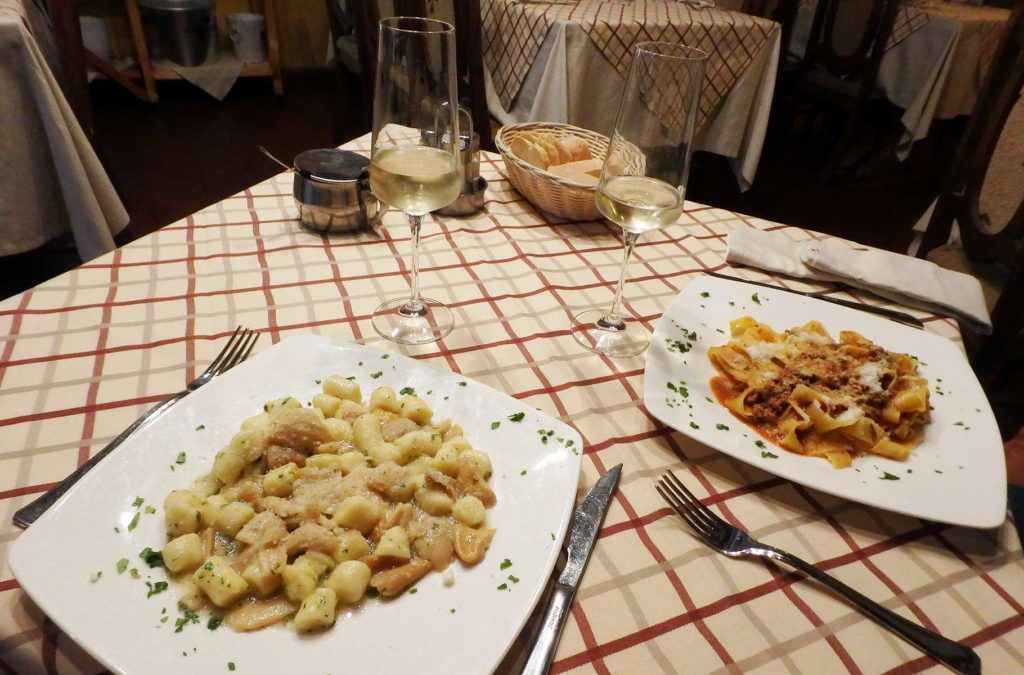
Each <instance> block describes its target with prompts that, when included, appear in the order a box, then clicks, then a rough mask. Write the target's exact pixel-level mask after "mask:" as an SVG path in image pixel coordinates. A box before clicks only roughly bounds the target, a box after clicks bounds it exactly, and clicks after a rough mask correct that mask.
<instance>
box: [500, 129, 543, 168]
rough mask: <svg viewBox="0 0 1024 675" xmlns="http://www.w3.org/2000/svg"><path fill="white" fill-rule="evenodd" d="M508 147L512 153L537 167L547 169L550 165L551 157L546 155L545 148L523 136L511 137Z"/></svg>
mask: <svg viewBox="0 0 1024 675" xmlns="http://www.w3.org/2000/svg"><path fill="white" fill-rule="evenodd" d="M508 148H509V150H511V151H512V154H513V155H515V156H516V157H518V158H519V159H521V160H523V161H524V162H528V163H530V164H532V165H534V166H535V167H537V168H538V169H547V168H548V167H549V166H551V158H550V157H549V156H548V152H547V150H545V149H544V148H542V147H541V146H540V145H538V144H537V143H534V142H533V141H530V140H527V139H526V138H524V137H523V136H516V137H515V138H513V139H512V141H511V142H510V143H509V144H508Z"/></svg>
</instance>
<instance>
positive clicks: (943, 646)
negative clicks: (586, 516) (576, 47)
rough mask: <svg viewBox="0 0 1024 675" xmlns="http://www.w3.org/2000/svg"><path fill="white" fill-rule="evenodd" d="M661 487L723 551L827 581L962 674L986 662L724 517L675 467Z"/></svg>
mask: <svg viewBox="0 0 1024 675" xmlns="http://www.w3.org/2000/svg"><path fill="white" fill-rule="evenodd" d="M655 487H656V489H657V490H658V493H659V494H660V495H661V496H662V497H663V498H664V499H665V501H666V502H668V504H669V506H671V507H672V508H673V509H674V510H675V512H676V513H678V514H679V515H680V516H682V518H683V520H685V521H686V522H687V524H688V525H689V526H690V527H691V528H692V529H693V530H694V532H696V533H697V536H698V537H700V538H701V539H702V540H704V543H706V544H707V545H708V546H710V547H711V548H713V549H715V550H717V551H718V552H720V553H724V554H725V555H727V556H729V557H732V558H743V557H746V556H756V557H759V558H768V559H770V560H776V561H779V562H784V563H786V564H787V565H789V566H790V567H794V568H796V569H798V570H800V571H801V572H803V573H804V574H806V575H807V576H809V577H813V578H815V579H817V580H818V581H820V582H821V583H823V584H825V586H827V587H828V588H830V589H831V590H833V591H835V592H836V593H838V594H839V595H841V596H842V597H844V598H845V599H846V600H848V601H849V602H850V603H852V604H853V606H854V607H855V608H857V609H858V610H860V611H861V612H862V613H864V614H866V615H867V616H868V617H870V618H872V619H874V620H875V621H876V622H878V623H880V624H881V625H883V626H885V627H886V628H888V629H889V630H891V631H893V632H894V633H896V634H897V635H899V636H900V637H902V638H903V639H904V640H906V641H907V642H909V643H911V644H912V645H914V646H915V647H917V648H918V649H920V650H921V651H923V652H924V653H926V654H928V655H930V656H932V657H933V658H935V659H936V660H937V661H939V662H941V663H944V664H946V665H947V666H949V667H950V668H952V669H953V670H956V671H957V672H960V673H980V672H981V661H980V660H979V659H978V655H977V654H975V653H974V651H973V650H972V649H970V648H969V647H967V646H965V645H962V644H960V643H959V642H953V641H952V640H949V639H947V638H944V637H942V636H941V635H938V634H936V633H933V632H931V631H930V630H927V629H926V628H922V627H921V626H919V625H917V624H916V623H913V622H911V621H908V620H907V619H904V618H903V617H902V616H900V615H899V614H896V613H895V612H892V611H890V610H888V609H886V608H885V607H882V606H881V605H879V604H878V603H876V602H875V601H874V600H871V599H870V598H867V597H866V596H864V595H861V594H860V593H858V592H857V591H855V590H853V589H852V588H850V587H849V586H847V585H846V584H844V583H842V582H841V581H839V580H837V579H835V578H834V577H832V576H830V575H828V574H826V573H825V572H822V571H821V570H819V569H818V568H817V567H815V566H814V565H811V564H810V563H807V562H804V561H803V560H801V559H800V558H797V557H796V556H795V555H793V554H791V553H787V552H786V551H783V550H781V549H777V548H773V547H771V546H766V545H764V544H762V543H760V542H759V541H756V540H755V539H753V538H751V536H750V535H749V534H747V533H746V532H745V531H743V530H741V529H740V528H738V527H736V526H734V525H730V524H729V523H727V522H726V521H724V520H722V518H720V517H719V516H717V515H716V514H715V513H714V512H712V511H711V509H709V508H708V507H706V506H705V505H704V504H702V503H701V502H700V500H699V499H697V498H696V497H695V496H694V495H693V493H692V492H690V490H689V489H687V487H686V486H685V485H683V483H682V482H681V481H680V480H679V479H678V478H676V476H675V475H674V474H673V473H672V472H671V471H669V472H667V473H666V474H665V475H664V476H662V477H661V479H660V480H659V481H658V484H657V486H655Z"/></svg>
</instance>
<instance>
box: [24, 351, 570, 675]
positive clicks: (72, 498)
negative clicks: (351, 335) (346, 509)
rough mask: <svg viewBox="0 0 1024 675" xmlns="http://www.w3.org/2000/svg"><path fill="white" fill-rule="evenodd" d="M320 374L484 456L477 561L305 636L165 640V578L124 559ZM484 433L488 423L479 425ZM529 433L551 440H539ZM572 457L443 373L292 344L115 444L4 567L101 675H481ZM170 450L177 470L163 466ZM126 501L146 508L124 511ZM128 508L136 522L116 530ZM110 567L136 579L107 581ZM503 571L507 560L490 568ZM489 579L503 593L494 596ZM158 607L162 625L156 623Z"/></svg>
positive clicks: (563, 433) (284, 631)
mask: <svg viewBox="0 0 1024 675" xmlns="http://www.w3.org/2000/svg"><path fill="white" fill-rule="evenodd" d="M375 373H380V375H379V376H377V377H376V378H374V377H373V374H375ZM330 374H340V375H342V376H349V375H354V376H355V377H356V379H357V381H358V382H359V384H360V385H361V386H362V389H363V396H364V398H367V397H368V396H369V393H370V391H372V390H373V389H374V388H375V387H377V386H380V385H388V386H390V387H392V388H394V389H395V390H396V391H398V390H399V389H401V388H402V387H407V386H409V387H413V388H414V389H415V390H416V392H417V394H419V395H420V396H421V397H422V398H423V399H424V400H425V401H426V402H427V403H428V404H429V405H430V406H431V407H432V408H433V409H434V414H435V418H436V419H443V418H445V417H449V418H451V419H452V420H453V421H454V422H456V423H458V424H460V425H462V427H463V429H465V432H466V437H467V438H468V439H469V440H470V442H471V443H472V444H473V445H474V446H475V447H477V448H479V449H481V450H484V451H486V452H487V453H488V454H489V455H490V457H491V461H492V464H493V476H492V478H491V486H492V488H493V489H494V491H495V493H496V494H497V497H498V500H497V505H496V506H495V507H494V508H493V509H492V510H491V512H490V516H489V518H490V523H491V525H492V526H493V527H496V528H497V534H496V535H495V538H494V541H493V544H492V545H491V548H490V550H489V551H488V553H487V557H486V558H485V559H484V561H483V562H482V563H480V564H479V565H477V566H476V567H465V566H463V565H462V564H461V563H458V562H457V561H456V562H455V563H453V564H452V568H451V569H453V570H454V572H455V584H454V586H451V587H445V586H444V585H443V584H442V579H441V575H440V574H438V573H431V574H429V575H428V576H427V577H425V578H424V579H423V580H421V581H420V582H419V583H418V584H417V589H418V590H417V593H415V594H412V595H410V594H408V593H406V594H405V595H403V596H401V597H399V598H396V599H395V600H392V601H387V602H385V601H381V600H368V601H366V602H365V603H364V605H363V606H361V607H359V608H357V609H355V610H351V611H348V612H346V613H343V614H341V615H340V616H339V618H338V621H337V623H336V624H335V626H334V628H333V629H331V630H329V631H326V632H324V633H320V634H316V635H312V636H302V635H299V634H297V632H296V631H295V630H294V629H292V628H290V627H284V626H275V627H271V628H269V629H266V630H263V631H258V632H255V633H248V634H243V633H235V632H233V631H231V630H230V629H229V628H227V627H222V628H219V629H217V630H215V631H211V630H208V629H207V628H206V625H205V624H206V620H205V617H204V619H203V622H202V624H194V625H188V626H186V627H185V628H184V629H183V630H182V631H181V632H179V633H175V632H174V623H175V619H176V618H177V617H178V616H179V613H178V611H177V609H176V604H177V596H178V595H179V592H178V591H176V590H175V584H174V583H173V582H171V587H170V588H169V589H168V590H167V591H165V592H163V593H160V594H158V595H154V596H153V597H151V598H148V599H147V597H146V594H147V591H148V588H147V586H146V585H145V582H146V581H149V582H150V583H155V582H157V581H162V580H165V579H166V578H167V577H166V574H165V571H164V570H163V569H162V568H158V569H153V570H150V569H148V568H147V567H146V565H145V563H144V562H143V561H142V560H141V559H139V553H140V552H141V551H142V549H144V548H145V547H147V546H149V547H152V548H153V549H156V550H159V549H160V548H161V547H162V546H163V544H164V542H165V540H166V537H165V534H164V525H163V510H162V504H163V500H164V497H165V496H166V495H167V493H168V492H170V491H171V490H172V489H176V488H183V487H187V486H189V485H190V484H191V483H192V481H193V480H194V479H195V478H196V477H198V476H199V475H201V474H202V473H204V472H206V471H208V470H209V469H210V467H211V466H212V462H213V457H214V455H215V454H216V452H217V451H218V450H219V449H220V448H221V447H223V446H224V445H225V444H226V443H227V441H228V440H229V439H230V438H231V436H232V435H233V434H234V433H235V432H236V431H237V430H238V428H239V424H240V423H241V421H242V420H243V419H245V418H246V417H249V416H251V415H253V414H256V413H257V412H259V411H260V409H261V407H262V406H263V403H264V402H266V401H268V400H271V399H275V398H279V397H282V396H285V395H289V394H290V395H292V396H295V397H297V398H299V400H301V401H302V402H304V403H305V402H306V401H308V400H310V399H311V398H312V396H313V394H315V393H318V392H319V391H320V387H319V385H317V384H316V380H318V379H322V378H324V377H326V376H327V375H330ZM518 412H524V413H525V414H526V416H525V418H524V419H523V420H522V421H521V422H518V423H516V422H512V421H510V420H509V419H508V417H509V416H510V415H514V414H515V413H518ZM494 422H500V423H501V424H500V425H499V426H498V427H497V428H495V429H492V428H491V426H492V423H494ZM200 425H203V428H202V429H197V427H199V426H200ZM540 429H544V430H552V431H553V432H554V433H553V434H552V435H551V436H550V437H549V440H548V441H547V442H546V443H544V442H541V436H540V434H538V433H537V432H538V430H540ZM570 441H572V442H571V443H570ZM582 445H583V443H582V440H581V438H580V436H579V434H578V433H576V431H575V430H573V429H572V428H570V427H569V426H567V425H565V424H563V423H562V422H560V421H558V420H555V419H553V418H551V417H549V416H547V415H545V414H543V413H540V412H538V411H537V410H535V409H532V408H531V407H529V406H526V405H523V404H522V403H520V402H519V401H516V400H515V399H513V398H512V397H510V396H507V395H505V394H502V393H500V392H498V391H495V390H493V389H491V388H489V387H486V386H484V385H482V384H480V383H477V382H474V381H472V380H470V379H468V378H466V377H463V376H461V375H459V374H457V373H451V372H446V371H441V370H437V369H435V368H432V367H430V366H428V365H425V364H423V363H421V362H419V361H416V360H415V359H411V358H407V357H404V356H401V355H399V354H384V353H382V352H378V351H376V350H374V349H370V348H368V347H363V346H360V345H355V344H347V343H337V342H333V341H331V340H328V339H326V338H322V337H317V336H312V335H308V336H299V337H294V338H291V339H288V340H285V341H283V342H281V343H280V344H278V345H276V346H274V347H272V348H270V349H267V350H266V351H264V352H263V353H261V354H259V355H257V356H256V357H254V358H252V359H250V360H249V361H247V362H246V363H244V364H242V365H240V366H238V367H237V368H235V369H234V370H232V371H230V372H228V373H226V374H225V375H223V376H222V377H219V378H217V379H215V380H213V381H212V382H211V383H210V384H207V385H206V386H204V387H202V388H201V389H199V390H197V391H196V392H194V393H192V394H191V395H189V396H188V397H186V398H185V399H184V400H183V401H181V402H180V403H178V404H177V405H176V406H175V407H174V408H172V409H171V411H169V412H168V413H167V414H166V415H165V416H164V417H162V418H159V419H157V420H156V421H155V422H153V423H152V424H150V425H149V426H148V427H146V428H144V429H142V430H141V431H140V432H139V433H137V434H136V435H135V436H134V437H132V438H131V439H129V440H128V441H127V442H126V443H125V444H124V445H123V446H121V447H120V448H119V449H118V450H117V451H115V452H114V453H112V454H111V455H110V456H109V457H108V458H107V459H105V460H104V461H103V462H102V463H100V464H99V465H98V466H97V467H96V468H95V469H94V470H93V471H92V472H90V473H89V474H88V475H86V477H85V478H84V479H82V481H81V482H79V483H78V484H77V485H76V486H75V487H74V488H73V489H72V490H71V491H70V492H68V494H67V495H65V497H64V498H63V499H62V500H61V501H59V502H58V503H57V504H56V505H55V506H54V507H53V508H51V509H50V510H49V511H48V512H47V513H46V514H45V515H44V516H43V517H42V518H40V519H39V520H38V521H37V522H36V523H35V524H34V525H33V526H32V527H30V528H29V529H28V530H27V531H26V532H25V533H23V534H22V535H21V536H20V537H19V538H18V539H17V540H16V541H15V542H14V545H13V547H12V550H11V555H10V563H11V568H12V569H13V570H14V576H15V577H16V578H17V579H18V582H19V583H20V584H21V585H22V587H23V588H24V589H25V591H26V592H27V593H28V594H29V595H30V596H31V597H32V599H33V600H35V602H36V603H38V604H39V606H40V607H41V608H42V610H43V611H44V612H46V614H47V615H48V616H49V617H50V618H51V619H53V620H54V621H55V622H56V623H57V624H58V625H59V626H60V627H61V628H62V629H63V630H64V631H65V632H66V633H67V634H68V635H69V636H70V637H71V638H72V639H73V640H75V641H76V642H77V643H78V644H79V645H81V646H82V647H83V648H84V649H86V650H87V651H88V652H89V653H90V654H92V655H93V656H94V657H95V658H97V659H98V660H99V661H101V662H102V663H103V664H104V665H105V666H107V667H108V668H110V669H111V670H113V671H116V672H123V673H147V674H152V675H156V674H159V673H168V674H170V673H174V674H175V675H177V673H181V672H185V671H188V672H199V673H226V672H228V666H227V664H228V662H232V663H234V664H235V667H236V671H235V672H238V673H296V674H298V673H312V674H318V675H323V674H324V673H335V675H340V674H341V673H399V672H406V673H470V672H481V673H482V672H487V671H490V670H493V669H494V667H495V666H496V665H497V664H498V663H499V662H500V660H501V658H502V656H503V655H504V653H505V652H506V650H507V649H508V647H509V645H510V644H511V643H512V641H513V640H514V638H515V637H516V636H517V635H518V633H519V632H520V629H521V628H522V626H523V624H524V623H525V621H526V620H527V618H529V615H530V612H531V610H532V609H533V607H534V605H535V604H536V602H537V600H538V599H539V597H540V595H541V593H542V592H543V589H544V585H545V583H546V582H547V580H548V578H549V577H550V575H551V571H552V568H553V567H554V565H555V561H556V560H557V558H558V552H559V549H560V547H561V544H562V538H563V536H564V533H565V530H566V527H567V525H568V522H569V518H570V515H571V513H572V509H573V504H574V501H575V497H576V487H577V482H578V479H579V471H580V461H581V454H580V453H582ZM182 451H185V452H186V453H187V459H186V461H185V463H184V464H182V465H176V464H175V459H176V458H177V456H178V453H179V452H182ZM171 467H174V470H173V471H172V469H171ZM524 471H525V472H526V473H525V474H524V473H523V472H524ZM136 497H142V498H143V499H144V500H145V504H146V505H153V506H154V507H155V509H156V512H155V513H152V514H149V513H146V511H145V507H143V508H141V509H136V508H135V507H133V506H132V504H133V502H134V501H135V499H136ZM137 511H141V512H142V514H143V515H142V516H141V518H140V520H139V523H138V525H137V527H136V528H135V529H134V530H132V531H130V532H129V531H128V526H129V524H130V523H131V521H132V519H133V517H134V514H135V513H136V512H137ZM115 527H117V528H119V529H120V532H119V533H118V532H115V531H114V528H115ZM120 558H128V560H129V561H131V562H130V567H137V568H138V569H139V571H140V572H141V574H142V577H141V578H140V579H133V578H131V576H130V574H129V573H128V572H125V573H123V574H118V573H117V570H116V569H115V566H116V563H117V561H118V560H119V559H120ZM505 559H508V560H509V561H510V562H511V563H512V564H511V566H508V567H507V568H506V569H501V563H502V561H503V560H505ZM99 571H102V576H101V577H100V578H99V579H98V580H96V581H90V579H91V578H93V577H94V575H95V574H96V573H97V572H99ZM509 575H513V576H515V577H516V578H517V579H518V580H519V581H518V583H513V582H512V581H511V580H509ZM502 583H505V584H507V586H508V589H509V590H499V589H498V586H499V585H501V584H502ZM163 608H166V612H167V614H169V615H171V618H170V619H169V620H168V621H167V622H166V623H163V624H161V623H160V619H161V616H162V614H161V611H162V610H163ZM452 610H454V612H453V611H452Z"/></svg>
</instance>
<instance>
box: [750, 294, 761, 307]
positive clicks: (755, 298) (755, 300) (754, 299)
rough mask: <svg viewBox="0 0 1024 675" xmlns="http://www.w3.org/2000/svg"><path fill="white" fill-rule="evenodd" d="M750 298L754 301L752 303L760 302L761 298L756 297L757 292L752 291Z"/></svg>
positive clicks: (758, 303)
mask: <svg viewBox="0 0 1024 675" xmlns="http://www.w3.org/2000/svg"><path fill="white" fill-rule="evenodd" d="M750 299H751V300H753V301H754V304H757V305H760V304H761V298H759V297H757V293H754V294H753V295H752V296H750Z"/></svg>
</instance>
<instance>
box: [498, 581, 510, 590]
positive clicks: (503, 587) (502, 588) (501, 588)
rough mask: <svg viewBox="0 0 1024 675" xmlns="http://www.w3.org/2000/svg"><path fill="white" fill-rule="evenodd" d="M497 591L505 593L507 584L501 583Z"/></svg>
mask: <svg viewBox="0 0 1024 675" xmlns="http://www.w3.org/2000/svg"><path fill="white" fill-rule="evenodd" d="M498 590H499V591H507V590H509V588H508V584H506V583H505V582H502V583H501V585H500V586H498Z"/></svg>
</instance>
